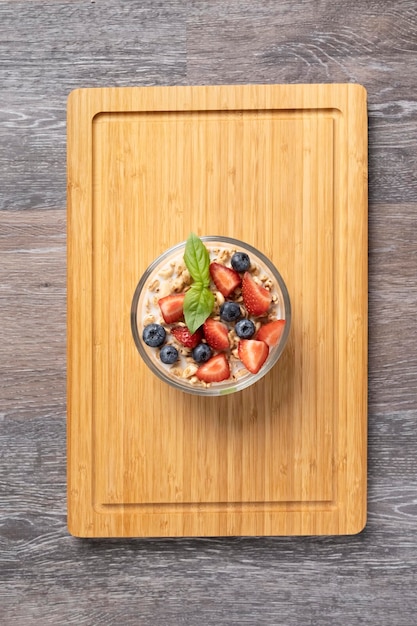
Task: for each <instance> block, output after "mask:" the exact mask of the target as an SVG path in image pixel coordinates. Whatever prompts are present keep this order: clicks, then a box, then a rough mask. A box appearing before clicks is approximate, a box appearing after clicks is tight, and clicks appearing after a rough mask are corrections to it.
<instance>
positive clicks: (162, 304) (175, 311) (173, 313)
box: [158, 293, 185, 324]
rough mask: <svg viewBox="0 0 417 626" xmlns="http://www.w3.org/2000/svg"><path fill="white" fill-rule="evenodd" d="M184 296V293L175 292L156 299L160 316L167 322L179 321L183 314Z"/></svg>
mask: <svg viewBox="0 0 417 626" xmlns="http://www.w3.org/2000/svg"><path fill="white" fill-rule="evenodd" d="M184 298H185V293H177V294H174V295H172V296H165V298H161V299H160V300H158V304H159V308H160V309H161V313H162V317H163V318H164V320H165V322H166V323H167V324H173V323H174V322H179V320H180V319H181V318H182V316H183V315H184V310H183V307H184Z"/></svg>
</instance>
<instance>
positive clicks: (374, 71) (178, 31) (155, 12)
mask: <svg viewBox="0 0 417 626" xmlns="http://www.w3.org/2000/svg"><path fill="white" fill-rule="evenodd" d="M285 82H301V83H302V82H307V83H310V82H315V83H317V82H359V83H362V84H363V85H365V87H366V88H367V90H368V98H369V502H368V508H369V516H368V524H367V527H366V528H365V530H364V531H363V532H362V533H361V534H359V535H356V536H353V537H336V538H335V537H321V538H317V537H304V538H288V537H287V538H283V537H274V538H229V539H224V538H213V539H193V540H191V539H180V540H125V541H122V540H120V541H115V540H112V541H104V540H93V541H91V540H79V539H75V538H73V537H71V536H70V535H69V534H68V532H67V529H66V497H65V489H66V476H65V472H66V468H65V463H66V458H65V454H66V452H65V445H66V441H65V420H66V406H65V375H66V362H65V339H66V338H65V321H66V320H65V307H66V300H65V296H66V286H65V272H66V260H65V252H66V214H65V205H66V180H65V176H66V173H65V160H66V156H65V148H66V123H65V115H66V98H67V96H68V94H69V92H70V91H71V90H72V89H73V88H75V87H94V86H131V85H154V84H158V85H162V84H166V85H174V84H181V85H185V84H214V83H224V84H226V83H227V84H237V83H285ZM0 148H1V150H0V165H1V168H0V172H1V185H0V209H1V210H0V238H1V239H0V241H1V247H0V277H1V278H0V357H1V359H0V368H1V369H0V624H1V625H5V626H12V625H13V626H14V625H18V626H21V625H26V624H35V625H36V624H39V625H45V624H53V625H61V624H62V625H66V624H77V625H78V626H81V625H84V624H91V625H96V624H97V625H100V624H105V625H107V624H129V625H136V624H140V625H142V624H145V625H147V624H151V625H154V624H155V625H174V626H175V625H177V624H178V625H180V624H187V625H188V624H190V625H194V624H196V625H200V624H204V625H219V624H253V625H258V624H259V625H260V624H271V625H272V624H283V625H286V626H287V625H288V626H289V625H291V624H294V625H297V626H298V625H303V626H307V625H313V624H317V625H320V626H327V625H328V626H334V625H338V624H343V625H347V626H355V625H357V624H367V625H368V624H371V625H374V624H375V625H378V626H413V625H415V624H416V623H417V612H416V609H417V589H416V582H417V460H416V457H417V454H416V453H417V436H416V421H417V397H416V396H417V394H416V389H417V385H416V383H417V340H416V337H417V322H416V318H417V316H416V307H417V286H416V282H417V281H416V278H417V243H416V240H417V3H416V1H415V0H369V1H365V0H358V1H356V2H350V3H347V2H346V1H345V0H317V1H313V0H301V1H298V2H293V1H290V0H282V1H278V0H264V1H260V0H231V1H229V2H227V1H226V0H207V1H203V0H184V1H181V0H164V1H162V0H132V1H127V0H125V1H122V0H119V1H117V0H96V1H95V2H91V1H90V0H0Z"/></svg>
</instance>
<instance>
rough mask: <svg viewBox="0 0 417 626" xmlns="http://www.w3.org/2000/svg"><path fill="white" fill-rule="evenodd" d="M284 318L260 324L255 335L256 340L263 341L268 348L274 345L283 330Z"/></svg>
mask: <svg viewBox="0 0 417 626" xmlns="http://www.w3.org/2000/svg"><path fill="white" fill-rule="evenodd" d="M284 326H285V320H275V321H274V322H269V323H268V324H265V326H261V327H260V329H259V330H258V332H257V333H256V335H255V337H254V338H255V339H257V340H258V341H265V343H266V344H268V346H269V347H270V348H272V347H273V346H276V345H277V343H278V342H279V340H280V339H281V335H282V333H283V332H284Z"/></svg>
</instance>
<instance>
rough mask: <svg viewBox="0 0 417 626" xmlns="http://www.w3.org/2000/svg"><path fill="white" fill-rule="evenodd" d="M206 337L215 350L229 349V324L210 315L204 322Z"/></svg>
mask: <svg viewBox="0 0 417 626" xmlns="http://www.w3.org/2000/svg"><path fill="white" fill-rule="evenodd" d="M203 330H204V337H205V338H206V341H207V343H208V345H209V346H210V348H213V350H228V348H229V338H228V336H227V335H228V329H227V326H225V325H224V324H222V323H221V322H219V321H217V320H214V319H213V318H211V317H209V318H207V319H206V321H205V322H204V324H203Z"/></svg>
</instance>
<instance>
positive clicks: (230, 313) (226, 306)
mask: <svg viewBox="0 0 417 626" xmlns="http://www.w3.org/2000/svg"><path fill="white" fill-rule="evenodd" d="M240 316H241V311H240V306H239V305H238V304H237V302H223V304H222V305H221V307H220V318H221V319H222V320H224V321H225V322H235V321H236V320H238V319H239V317H240Z"/></svg>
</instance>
